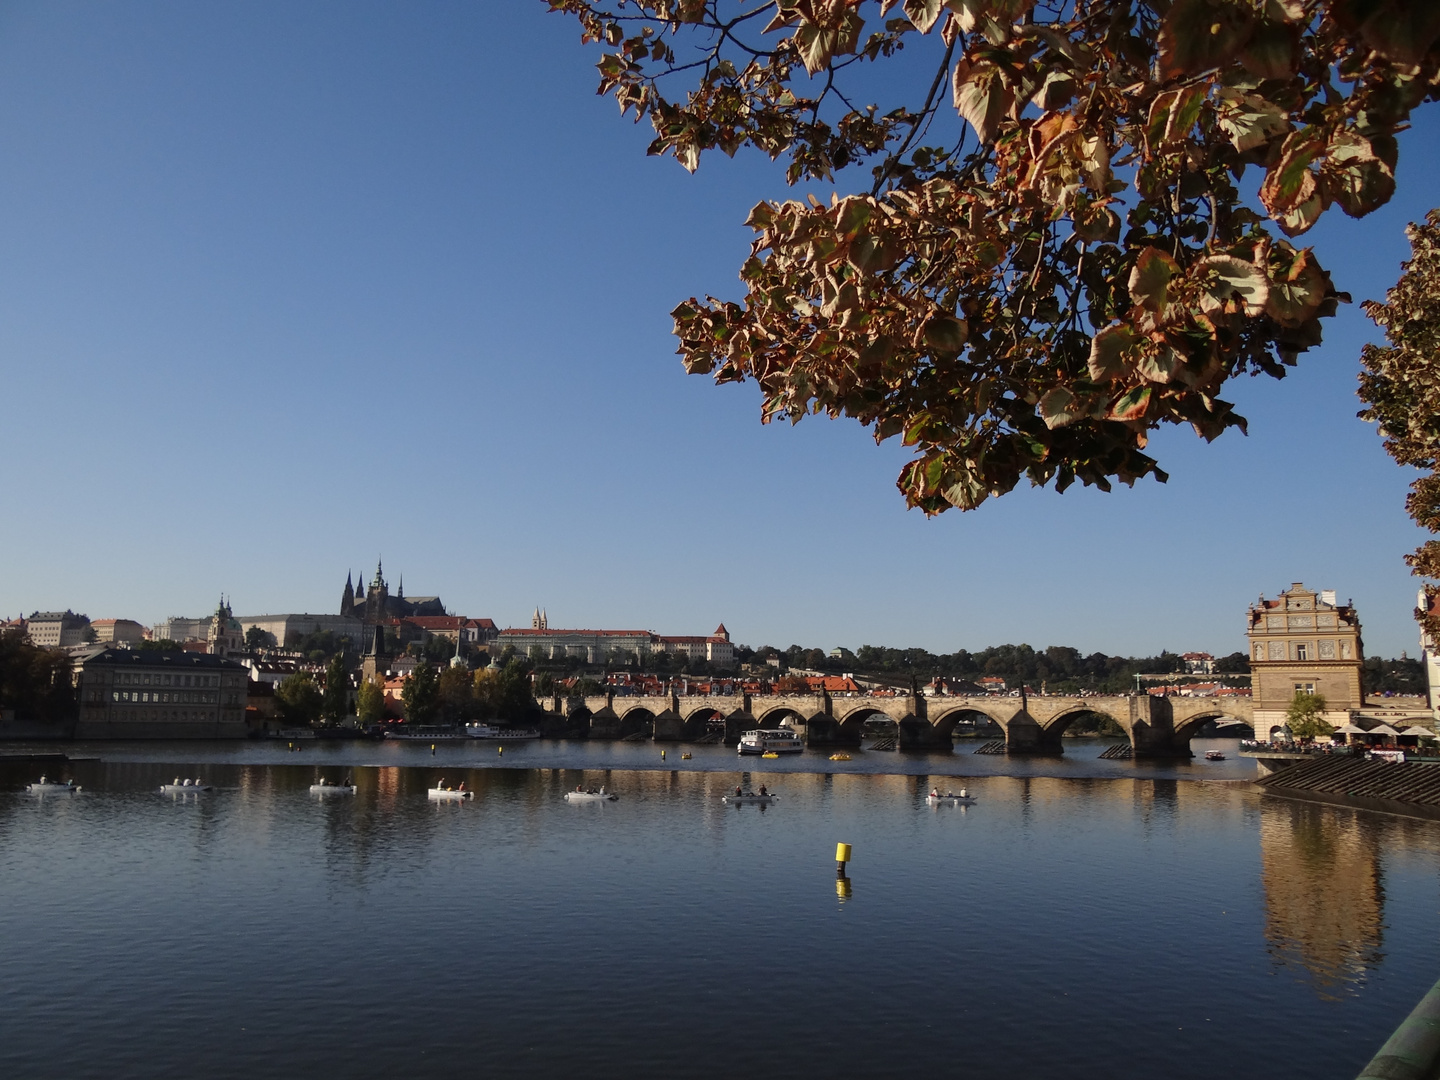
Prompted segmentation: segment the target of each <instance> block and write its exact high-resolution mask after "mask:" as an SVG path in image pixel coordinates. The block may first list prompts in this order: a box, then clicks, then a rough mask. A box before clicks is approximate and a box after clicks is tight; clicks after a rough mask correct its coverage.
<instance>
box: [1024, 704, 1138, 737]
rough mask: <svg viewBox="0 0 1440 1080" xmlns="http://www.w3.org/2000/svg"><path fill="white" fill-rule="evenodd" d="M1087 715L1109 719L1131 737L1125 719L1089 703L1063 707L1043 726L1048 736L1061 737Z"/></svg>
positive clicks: (1126, 735)
mask: <svg viewBox="0 0 1440 1080" xmlns="http://www.w3.org/2000/svg"><path fill="white" fill-rule="evenodd" d="M1087 716H1098V717H1101V718H1102V719H1105V720H1109V721H1110V722H1111V723H1113V724H1114V725H1115V726H1116V727H1118V728H1119V729H1120V733H1121V734H1122V735H1124V737H1125V738H1127V739H1128V738H1130V728H1129V725H1128V724H1127V723H1126V722H1125V721H1124V720H1121V719H1120V718H1119V717H1118V716H1115V715H1114V714H1112V713H1109V712H1106V711H1105V710H1104V709H1096V708H1093V707H1092V706H1089V705H1076V706H1074V707H1073V708H1068V709H1063V710H1061V711H1060V712H1058V713H1056V714H1055V715H1054V716H1052V717H1051V718H1050V719H1049V720H1047V721H1046V722H1045V723H1044V724H1042V725H1041V728H1042V730H1044V732H1045V735H1046V737H1047V738H1049V739H1060V738H1062V737H1064V735H1065V732H1066V731H1068V730H1069V729H1070V726H1071V725H1072V724H1074V723H1075V722H1076V721H1077V720H1080V719H1081V718H1083V717H1087ZM1110 734H1112V735H1113V734H1114V733H1113V732H1111V733H1110Z"/></svg>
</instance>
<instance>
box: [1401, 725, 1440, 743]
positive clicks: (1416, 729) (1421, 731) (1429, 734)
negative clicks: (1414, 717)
mask: <svg viewBox="0 0 1440 1080" xmlns="http://www.w3.org/2000/svg"><path fill="white" fill-rule="evenodd" d="M1400 734H1401V735H1418V736H1420V738H1422V739H1433V738H1435V732H1433V731H1431V730H1430V729H1429V728H1423V727H1421V726H1420V725H1419V724H1411V725H1410V726H1409V727H1407V728H1406V729H1405V730H1404V731H1402V732H1400Z"/></svg>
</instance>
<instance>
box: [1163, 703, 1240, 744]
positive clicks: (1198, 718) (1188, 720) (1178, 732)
mask: <svg viewBox="0 0 1440 1080" xmlns="http://www.w3.org/2000/svg"><path fill="white" fill-rule="evenodd" d="M1211 720H1233V721H1235V722H1236V723H1239V724H1244V725H1245V726H1246V727H1248V728H1250V729H1251V730H1252V731H1253V730H1254V726H1255V725H1254V721H1253V720H1249V719H1247V718H1246V717H1243V716H1236V715H1235V714H1234V713H1229V712H1226V711H1225V710H1224V709H1223V708H1219V707H1216V708H1214V709H1202V710H1201V711H1199V712H1197V713H1195V714H1194V715H1193V716H1187V717H1185V718H1184V719H1183V720H1177V721H1175V735H1174V739H1175V741H1176V742H1177V743H1181V744H1184V745H1187V746H1188V745H1189V743H1190V740H1191V739H1193V738H1194V737H1195V733H1196V732H1197V731H1199V730H1200V729H1201V728H1202V727H1204V726H1205V725H1206V724H1208V723H1209V722H1210V721H1211Z"/></svg>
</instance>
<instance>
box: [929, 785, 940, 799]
mask: <svg viewBox="0 0 1440 1080" xmlns="http://www.w3.org/2000/svg"><path fill="white" fill-rule="evenodd" d="M930 797H931V798H932V799H938V798H940V789H939V788H938V787H935V788H931V789H930Z"/></svg>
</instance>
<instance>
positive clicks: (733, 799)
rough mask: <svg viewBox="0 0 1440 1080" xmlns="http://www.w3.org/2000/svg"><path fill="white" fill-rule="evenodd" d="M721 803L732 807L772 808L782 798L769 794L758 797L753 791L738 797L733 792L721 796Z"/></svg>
mask: <svg viewBox="0 0 1440 1080" xmlns="http://www.w3.org/2000/svg"><path fill="white" fill-rule="evenodd" d="M720 801H721V802H723V803H729V804H730V805H731V806H770V805H772V804H774V803H777V802H779V801H780V796H779V795H772V794H769V793H768V792H767V793H766V794H764V795H757V794H755V792H753V791H746V792H743V793H741V794H738V795H737V794H735V793H733V792H732V793H731V794H729V795H721V796H720Z"/></svg>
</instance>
